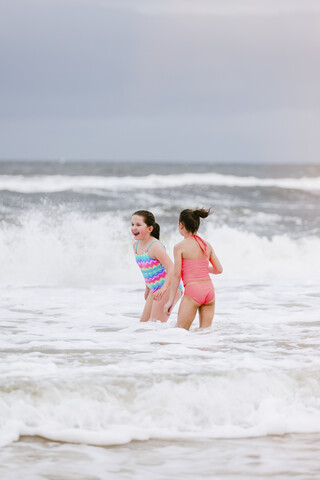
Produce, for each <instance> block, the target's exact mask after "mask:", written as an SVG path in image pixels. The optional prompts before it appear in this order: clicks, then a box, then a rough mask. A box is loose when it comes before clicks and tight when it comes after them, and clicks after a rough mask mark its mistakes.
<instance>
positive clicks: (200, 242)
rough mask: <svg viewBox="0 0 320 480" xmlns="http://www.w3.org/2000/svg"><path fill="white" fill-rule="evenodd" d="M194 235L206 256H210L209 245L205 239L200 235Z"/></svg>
mask: <svg viewBox="0 0 320 480" xmlns="http://www.w3.org/2000/svg"><path fill="white" fill-rule="evenodd" d="M192 237H193V238H194V239H195V241H196V242H197V244H198V245H199V247H200V248H201V250H202V251H203V253H204V254H205V256H206V257H209V255H208V245H207V244H206V242H205V241H204V240H203V238H201V237H199V235H192Z"/></svg>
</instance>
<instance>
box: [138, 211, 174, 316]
mask: <svg viewBox="0 0 320 480" xmlns="http://www.w3.org/2000/svg"><path fill="white" fill-rule="evenodd" d="M131 233H132V235H133V236H134V239H135V241H134V244H133V250H134V253H135V257H136V262H137V264H138V266H139V267H140V269H141V272H142V275H143V277H144V279H145V282H146V289H145V294H144V298H145V301H146V303H145V306H144V309H143V312H142V315H141V318H140V322H147V321H148V320H160V321H161V322H166V321H167V320H168V318H169V315H170V314H166V313H165V312H164V304H165V303H166V302H167V301H168V299H169V288H168V287H169V285H170V281H171V277H172V271H173V263H172V261H171V260H170V258H169V256H168V254H167V253H166V250H165V247H164V245H163V244H162V243H161V242H160V240H159V237H160V226H159V224H158V223H156V221H155V218H154V215H153V214H152V213H151V212H148V211H147V210H138V211H137V212H135V213H134V214H133V215H132V220H131ZM181 295H182V285H177V288H176V293H175V295H174V298H173V300H172V308H173V307H174V305H175V304H176V303H177V301H178V300H179V298H181ZM171 310H172V309H171ZM170 313H171V311H170Z"/></svg>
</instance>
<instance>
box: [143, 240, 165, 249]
mask: <svg viewBox="0 0 320 480" xmlns="http://www.w3.org/2000/svg"><path fill="white" fill-rule="evenodd" d="M155 242H159V243H161V245H162V246H163V248H164V249H165V248H166V247H165V246H164V245H163V243H162V242H160V240H153V242H151V243H150V245H149V247H148V248H147V250H146V251H148V250H149V248H150V247H151V245H152V244H153V243H155Z"/></svg>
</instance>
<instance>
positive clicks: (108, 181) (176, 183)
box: [0, 173, 320, 193]
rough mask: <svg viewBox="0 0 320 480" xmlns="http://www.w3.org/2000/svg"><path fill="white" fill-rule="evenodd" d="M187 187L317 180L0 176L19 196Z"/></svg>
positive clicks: (292, 185) (316, 180)
mask: <svg viewBox="0 0 320 480" xmlns="http://www.w3.org/2000/svg"><path fill="white" fill-rule="evenodd" d="M188 185H215V186H225V187H244V188H245V187H262V188H264V187H265V188H267V187H276V188H283V189H296V190H305V191H314V192H318V191H320V177H301V178H257V177H252V176H250V177H238V176H234V175H221V174H218V173H184V174H180V175H153V174H152V175H146V176H141V177H133V176H125V177H101V176H99V177H98V176H65V175H63V176H62V175H47V176H45V175H44V176H42V175H39V176H30V177H25V176H20V175H3V176H0V190H7V191H12V192H20V193H41V192H42V193H53V192H62V191H67V190H131V189H137V188H143V189H154V188H174V187H183V186H188Z"/></svg>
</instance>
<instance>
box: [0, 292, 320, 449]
mask: <svg viewBox="0 0 320 480" xmlns="http://www.w3.org/2000/svg"><path fill="white" fill-rule="evenodd" d="M18 293H19V298H20V304H21V305H23V306H24V308H23V309H22V308H20V311H19V309H17V308H13V306H11V308H10V307H9V309H8V310H9V311H12V312H13V313H15V316H14V317H12V320H11V321H8V323H7V325H2V331H3V336H2V339H1V350H2V352H3V351H6V352H7V353H6V357H5V359H3V360H2V362H1V365H0V378H1V380H0V392H1V393H0V443H1V444H2V445H6V444H8V443H11V442H13V441H16V440H18V439H19V438H20V437H21V436H24V435H28V436H41V437H44V438H47V439H51V440H56V441H62V442H75V443H87V444H93V445H120V444H123V443H128V442H131V441H132V440H148V439H163V440H170V441H172V440H192V439H193V440H197V439H207V440H208V439H214V438H247V437H253V436H265V435H269V434H272V435H281V434H285V433H293V432H304V433H307V432H309V433H311V432H320V421H319V408H320V405H319V400H318V399H319V397H320V384H319V381H318V373H317V372H318V371H319V367H320V363H319V357H318V356H317V355H316V354H315V352H314V351H313V349H314V346H315V342H316V341H317V340H316V338H315V336H314V337H313V344H311V345H310V347H308V346H305V347H304V348H302V346H303V343H304V342H305V339H306V338H307V337H305V336H304V334H305V332H306V329H307V326H306V325H305V324H304V323H303V322H302V324H301V325H299V324H297V326H295V327H294V328H293V327H290V326H289V325H288V324H287V322H288V319H289V318H290V321H291V322H292V321H293V320H295V318H296V319H298V318H299V317H298V316H296V317H295V314H294V313H293V312H287V317H286V321H285V322H282V323H280V322H279V321H278V322H277V323H278V325H277V328H276V329H275V328H274V327H273V325H268V321H267V320H268V317H269V316H270V312H268V311H267V310H265V311H264V312H262V318H263V316H264V319H260V320H259V319H258V318H257V313H256V312H257V310H256V311H255V312H253V314H254V315H255V322H254V323H252V324H250V322H249V323H248V315H247V312H246V310H245V309H244V308H242V309H240V308H238V306H239V304H238V303H237V300H236V298H235V297H233V296H232V295H229V299H228V304H227V303H226V304H225V306H224V307H223V306H221V303H222V301H220V306H219V311H218V313H217V315H218V318H217V320H216V325H215V327H214V328H212V329H209V330H206V331H201V330H198V331H196V330H193V331H192V332H186V331H183V330H177V329H174V328H172V327H173V324H174V319H173V318H172V319H170V321H169V324H164V325H162V324H159V323H155V324H146V325H139V323H138V322H137V318H136V319H134V318H132V317H131V316H128V315H126V312H128V308H130V309H133V310H134V311H137V310H136V309H137V306H138V304H137V303H136V300H137V292H135V291H134V289H132V290H131V291H127V293H126V302H125V303H124V302H122V303H121V298H123V290H122V289H120V288H115V287H108V288H107V289H106V288H99V289H93V290H92V289H91V290H82V291H81V290H80V291H79V290H73V291H66V290H64V289H61V290H56V289H48V290H47V292H46V295H45V296H41V289H38V290H36V289H20V290H19V291H13V290H12V289H8V290H7V291H6V297H7V301H8V305H10V302H11V301H12V300H13V299H14V298H17V294H18ZM77 297H78V301H76V298H77ZM35 298H37V309H36V308H35V303H34V300H35ZM79 298H81V301H79ZM278 298H280V294H279V296H278ZM141 299H142V294H141ZM230 303H231V304H232V306H233V307H234V308H235V310H236V311H237V314H236V315H237V322H235V323H234V324H233V323H229V322H228V321H225V320H223V316H220V318H219V313H220V314H221V313H223V312H224V311H225V309H226V308H228V309H229V308H230ZM52 307H54V309H52ZM106 309H107V311H108V314H109V316H106V313H105V311H106ZM272 311H273V313H274V311H275V310H274V307H273V309H272ZM310 318H311V317H310V314H309V320H310ZM249 325H250V328H248V327H249ZM13 326H15V330H14V331H15V335H14V336H12V335H11V338H8V339H7V341H6V338H5V337H6V335H5V334H6V331H10V328H12V327H13ZM290 328H291V330H290ZM312 328H313V329H314V332H316V330H317V328H318V327H317V325H316V324H315V325H314V327H312ZM310 333H311V330H310ZM284 341H285V342H286V344H284V343H282V342H284ZM296 342H299V344H300V345H301V347H300V349H294V350H293V348H292V347H293V346H294V345H296ZM262 347H263V348H262ZM308 348H309V350H308ZM22 353H24V355H23V357H22ZM289 354H290V355H289Z"/></svg>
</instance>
